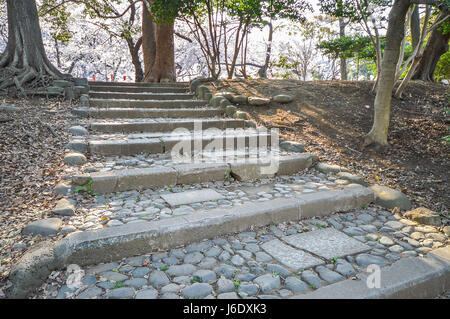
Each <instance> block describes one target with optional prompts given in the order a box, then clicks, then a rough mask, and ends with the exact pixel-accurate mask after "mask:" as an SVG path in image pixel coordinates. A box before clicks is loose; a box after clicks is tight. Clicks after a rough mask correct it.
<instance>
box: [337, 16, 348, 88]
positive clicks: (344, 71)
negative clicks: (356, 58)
mask: <svg viewBox="0 0 450 319" xmlns="http://www.w3.org/2000/svg"><path fill="white" fill-rule="evenodd" d="M346 25H347V24H346V23H345V22H344V18H342V17H341V18H339V36H340V37H341V38H342V37H345V27H346ZM339 60H340V61H339V62H340V68H341V80H343V81H347V79H348V75H347V60H346V59H345V58H344V57H341V58H340V59H339Z"/></svg>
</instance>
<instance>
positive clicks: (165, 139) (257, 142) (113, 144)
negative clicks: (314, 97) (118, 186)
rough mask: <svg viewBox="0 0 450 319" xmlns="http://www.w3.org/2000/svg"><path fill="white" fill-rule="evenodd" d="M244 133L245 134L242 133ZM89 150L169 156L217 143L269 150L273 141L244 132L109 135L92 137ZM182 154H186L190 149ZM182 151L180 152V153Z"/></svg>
mask: <svg viewBox="0 0 450 319" xmlns="http://www.w3.org/2000/svg"><path fill="white" fill-rule="evenodd" d="M242 131H243V130H242ZM87 143H88V150H89V152H90V154H94V155H119V156H120V155H138V154H159V153H166V152H168V153H170V152H172V150H174V149H176V147H177V145H180V144H181V143H183V144H184V145H186V148H190V149H191V150H194V149H195V147H196V145H201V147H202V149H203V148H205V147H207V146H208V145H210V144H211V143H214V144H215V145H216V146H217V147H220V149H223V148H224V147H226V149H231V150H238V149H239V150H243V149H245V148H249V147H250V148H255V149H256V148H257V147H265V146H267V147H270V146H271V144H272V138H271V135H270V134H267V133H254V134H252V132H246V133H244V132H242V135H236V134H228V135H226V136H225V135H223V134H222V135H216V134H214V135H206V134H205V133H203V135H201V136H199V137H196V136H193V135H192V134H191V133H190V132H189V131H186V132H185V133H184V134H176V135H174V134H172V133H164V132H160V133H158V132H155V133H149V134H139V135H137V134H135V135H128V136H127V135H125V136H121V137H113V138H109V136H108V135H106V136H105V135H104V136H92V137H91V138H90V139H89V140H88V142H87ZM186 148H185V149H184V150H183V152H186V151H187V149H186ZM179 151H180V150H179Z"/></svg>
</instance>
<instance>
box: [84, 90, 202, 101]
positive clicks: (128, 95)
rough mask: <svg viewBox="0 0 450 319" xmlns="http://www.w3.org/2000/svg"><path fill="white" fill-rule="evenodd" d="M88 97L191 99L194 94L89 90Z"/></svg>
mask: <svg viewBox="0 0 450 319" xmlns="http://www.w3.org/2000/svg"><path fill="white" fill-rule="evenodd" d="M89 97H90V98H91V100H92V99H105V100H113V99H114V100H115V99H117V100H139V101H152V100H158V101H159V100H172V101H174V100H176V101H178V100H192V99H193V98H194V94H189V93H147V92H145V93H116V92H89Z"/></svg>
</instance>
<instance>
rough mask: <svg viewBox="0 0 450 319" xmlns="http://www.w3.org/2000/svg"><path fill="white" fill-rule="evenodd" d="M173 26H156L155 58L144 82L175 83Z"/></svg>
mask: <svg viewBox="0 0 450 319" xmlns="http://www.w3.org/2000/svg"><path fill="white" fill-rule="evenodd" d="M176 80H177V79H176V74H175V44H174V24H173V23H171V24H157V25H156V56H155V63H154V64H153V68H152V69H151V71H150V72H149V73H148V74H146V76H145V78H144V82H157V83H158V82H176Z"/></svg>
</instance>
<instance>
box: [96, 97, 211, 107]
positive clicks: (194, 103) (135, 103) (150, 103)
mask: <svg viewBox="0 0 450 319" xmlns="http://www.w3.org/2000/svg"><path fill="white" fill-rule="evenodd" d="M207 104H208V101H203V100H146V101H140V100H127V99H122V100H106V99H90V100H89V105H90V106H91V107H99V108H169V109H170V108H188V107H202V106H206V105H207Z"/></svg>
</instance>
